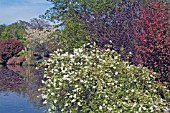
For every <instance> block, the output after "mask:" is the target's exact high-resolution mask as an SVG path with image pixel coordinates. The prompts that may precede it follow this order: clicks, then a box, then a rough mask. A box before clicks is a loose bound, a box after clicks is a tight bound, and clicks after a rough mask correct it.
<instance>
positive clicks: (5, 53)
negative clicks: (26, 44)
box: [0, 38, 23, 63]
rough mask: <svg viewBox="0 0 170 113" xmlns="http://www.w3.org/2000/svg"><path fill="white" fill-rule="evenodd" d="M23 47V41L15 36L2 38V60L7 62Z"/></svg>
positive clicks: (0, 52) (0, 55)
mask: <svg viewBox="0 0 170 113" xmlns="http://www.w3.org/2000/svg"><path fill="white" fill-rule="evenodd" d="M22 49H23V45H22V43H21V41H19V40H17V39H15V38H8V39H4V40H0V60H1V62H3V63H6V62H7V61H8V59H10V58H11V57H13V56H15V55H16V54H17V53H18V52H20V51H21V50H22Z"/></svg>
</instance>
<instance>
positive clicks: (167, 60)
mask: <svg viewBox="0 0 170 113" xmlns="http://www.w3.org/2000/svg"><path fill="white" fill-rule="evenodd" d="M140 10H141V11H140V13H141V18H139V19H137V20H136V29H135V32H134V33H135V35H136V36H137V39H138V42H139V43H138V44H137V46H136V49H137V50H138V55H137V56H136V57H137V58H136V62H137V63H139V64H143V65H144V66H147V67H148V68H149V69H152V70H153V71H156V72H159V73H160V75H161V76H160V79H161V81H162V82H165V81H166V82H169V83H170V68H169V67H170V29H169V26H170V25H169V18H170V12H169V10H170V4H169V3H167V2H157V1H156V0H148V1H147V4H145V5H144V6H141V7H140Z"/></svg>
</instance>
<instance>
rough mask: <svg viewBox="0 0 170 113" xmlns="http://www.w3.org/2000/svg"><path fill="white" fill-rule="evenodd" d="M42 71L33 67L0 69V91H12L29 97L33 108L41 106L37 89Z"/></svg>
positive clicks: (10, 66) (9, 66)
mask: <svg viewBox="0 0 170 113" xmlns="http://www.w3.org/2000/svg"><path fill="white" fill-rule="evenodd" d="M42 75H43V70H36V69H35V67H31V66H27V67H21V66H12V65H8V66H7V67H6V68H5V67H3V68H1V69H0V90H4V91H7V90H8V91H14V92H17V93H19V94H24V95H28V96H29V101H30V102H31V103H33V104H34V106H35V107H40V106H41V100H40V99H38V98H37V96H38V95H39V94H40V92H38V88H39V87H40V86H41V80H42Z"/></svg>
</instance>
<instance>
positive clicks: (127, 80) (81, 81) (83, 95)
mask: <svg viewBox="0 0 170 113" xmlns="http://www.w3.org/2000/svg"><path fill="white" fill-rule="evenodd" d="M45 65H48V67H47V68H45V74H44V78H45V80H44V81H42V83H44V87H42V88H41V90H42V92H43V93H42V95H41V97H42V98H43V99H44V102H43V103H44V104H46V105H49V109H48V111H47V112H48V113H53V112H63V113H88V112H89V113H121V112H123V113H129V112H134V113H144V112H146V113H150V112H162V111H164V110H166V109H168V108H169V106H168V97H170V95H169V94H170V93H169V90H167V89H166V90H165V88H166V87H163V86H161V85H159V84H155V78H156V76H157V74H156V73H154V72H151V71H149V70H148V69H147V68H145V67H141V66H138V67H137V66H134V65H130V64H129V63H128V62H124V61H121V59H120V55H119V54H118V53H116V52H115V51H113V50H109V49H108V50H102V49H99V48H97V47H96V46H95V44H94V45H93V46H92V45H86V46H83V47H82V48H78V49H74V51H73V53H68V52H63V51H62V50H61V49H58V50H57V51H55V52H54V53H53V54H51V57H50V58H49V59H48V60H46V61H45ZM160 92H162V93H161V94H160Z"/></svg>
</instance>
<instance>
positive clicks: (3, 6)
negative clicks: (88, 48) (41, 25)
mask: <svg viewBox="0 0 170 113" xmlns="http://www.w3.org/2000/svg"><path fill="white" fill-rule="evenodd" d="M50 7H52V4H51V3H50V2H47V1H46V0H0V24H7V25H9V24H11V23H14V22H17V21H18V20H24V21H30V19H32V18H38V17H39V15H41V14H44V13H45V11H46V10H48V9H49V8H50Z"/></svg>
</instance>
